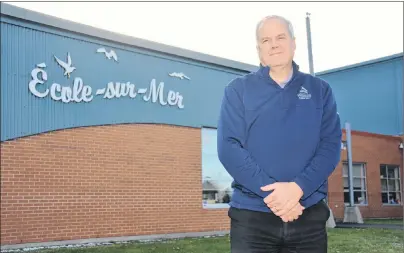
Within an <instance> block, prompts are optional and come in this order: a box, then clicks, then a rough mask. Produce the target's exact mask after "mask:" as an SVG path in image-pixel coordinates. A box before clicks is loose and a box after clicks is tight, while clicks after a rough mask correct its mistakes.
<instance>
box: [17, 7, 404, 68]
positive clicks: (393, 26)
mask: <svg viewBox="0 0 404 253" xmlns="http://www.w3.org/2000/svg"><path fill="white" fill-rule="evenodd" d="M11 4H13V5H16V6H19V7H23V8H27V9H30V10H34V11H39V12H42V13H45V14H49V15H52V16H57V17H60V18H63V19H67V20H71V21H75V22H78V23H82V24H87V25H91V26H95V27H98V28H102V29H106V30H110V31H113V32H117V33H121V34H125V35H130V36H133V37H138V38H143V39H148V40H152V41H156V42H160V43H163V44H168V45H172V46H177V47H181V48H185V49H190V50H194V51H198V52H202V53H206V54H210V55H215V56H219V57H223V58H228V59H232V60H236V61H240V62H245V63H249V64H254V65H257V64H258V58H257V55H256V50H255V25H256V23H257V22H258V21H259V19H261V18H262V17H264V16H267V15H272V14H276V15H282V16H284V17H286V18H288V19H290V20H291V21H292V23H293V25H294V28H295V34H296V37H297V51H296V56H295V60H296V62H297V63H298V64H299V65H300V66H301V69H302V70H303V71H306V72H307V71H308V69H309V68H308V56H307V37H306V24H305V16H306V12H310V13H311V30H312V39H313V56H314V70H315V71H316V72H318V71H323V70H327V69H331V68H336V67H341V66H344V65H348V64H353V63H358V62H361V61H366V60H370V59H375V58H379V57H383V56H387V55H391V54H395V53H400V52H402V51H403V3H371V2H364V3H343V2H340V3H315V2H310V3H296V2H294V3H236V2H232V3H207V2H202V3H189V2H188V3H123V2H120V3H100V2H98V3H88V2H87V3H82V2H76V3H73V2H70V3H67V2H63V3H55V2H54V3H46V2H37V3H32V2H18V3H11ZM96 8H97V9H98V10H96Z"/></svg>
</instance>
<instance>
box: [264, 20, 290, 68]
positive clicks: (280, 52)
mask: <svg viewBox="0 0 404 253" xmlns="http://www.w3.org/2000/svg"><path fill="white" fill-rule="evenodd" d="M257 39H258V41H257V51H258V55H259V58H260V61H261V64H262V65H264V66H266V65H268V66H270V67H276V66H284V65H285V64H288V63H289V62H291V61H292V60H293V56H294V54H295V49H296V44H295V39H294V38H291V36H290V34H289V32H288V27H287V25H286V23H284V22H283V21H282V20H278V19H276V18H272V19H269V20H266V21H265V22H264V23H263V24H262V25H261V27H260V28H259V30H258V38H257Z"/></svg>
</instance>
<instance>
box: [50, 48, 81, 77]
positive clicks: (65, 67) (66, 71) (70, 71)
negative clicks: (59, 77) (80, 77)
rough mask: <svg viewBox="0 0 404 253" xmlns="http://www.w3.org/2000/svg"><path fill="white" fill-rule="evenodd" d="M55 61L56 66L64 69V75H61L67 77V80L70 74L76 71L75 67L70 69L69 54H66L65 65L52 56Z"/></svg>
mask: <svg viewBox="0 0 404 253" xmlns="http://www.w3.org/2000/svg"><path fill="white" fill-rule="evenodd" d="M54 57H55V59H56V61H57V62H58V64H59V65H60V66H61V67H62V68H64V70H65V73H64V74H63V75H64V76H65V75H67V77H68V78H70V74H71V73H72V72H73V71H74V70H75V69H76V67H72V59H71V58H70V53H67V63H66V62H64V61H62V60H60V59H59V58H57V57H56V56H55V55H54Z"/></svg>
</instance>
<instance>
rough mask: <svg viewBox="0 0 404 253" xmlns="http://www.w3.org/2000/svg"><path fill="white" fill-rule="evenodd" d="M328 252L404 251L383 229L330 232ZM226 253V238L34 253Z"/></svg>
mask: <svg viewBox="0 0 404 253" xmlns="http://www.w3.org/2000/svg"><path fill="white" fill-rule="evenodd" d="M328 235H329V251H328V252H329V253H351V252H354V253H379V252H383V253H397V252H403V250H404V245H403V239H404V236H403V231H402V230H401V231H400V230H385V229H341V228H334V229H330V230H329V233H328ZM38 252H39V253H51V252H52V253H226V252H230V250H229V237H228V236H222V237H212V238H197V239H194V238H192V239H181V240H169V241H164V242H153V243H128V244H114V245H112V246H103V247H92V248H90V247H88V248H76V249H67V248H64V249H48V250H40V251H35V253H38Z"/></svg>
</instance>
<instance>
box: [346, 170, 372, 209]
mask: <svg viewBox="0 0 404 253" xmlns="http://www.w3.org/2000/svg"><path fill="white" fill-rule="evenodd" d="M342 177H343V179H344V202H345V203H346V204H349V179H348V163H343V171H342ZM352 178H353V195H354V204H360V205H366V204H367V203H368V199H367V189H366V167H365V164H364V163H353V164H352Z"/></svg>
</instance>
